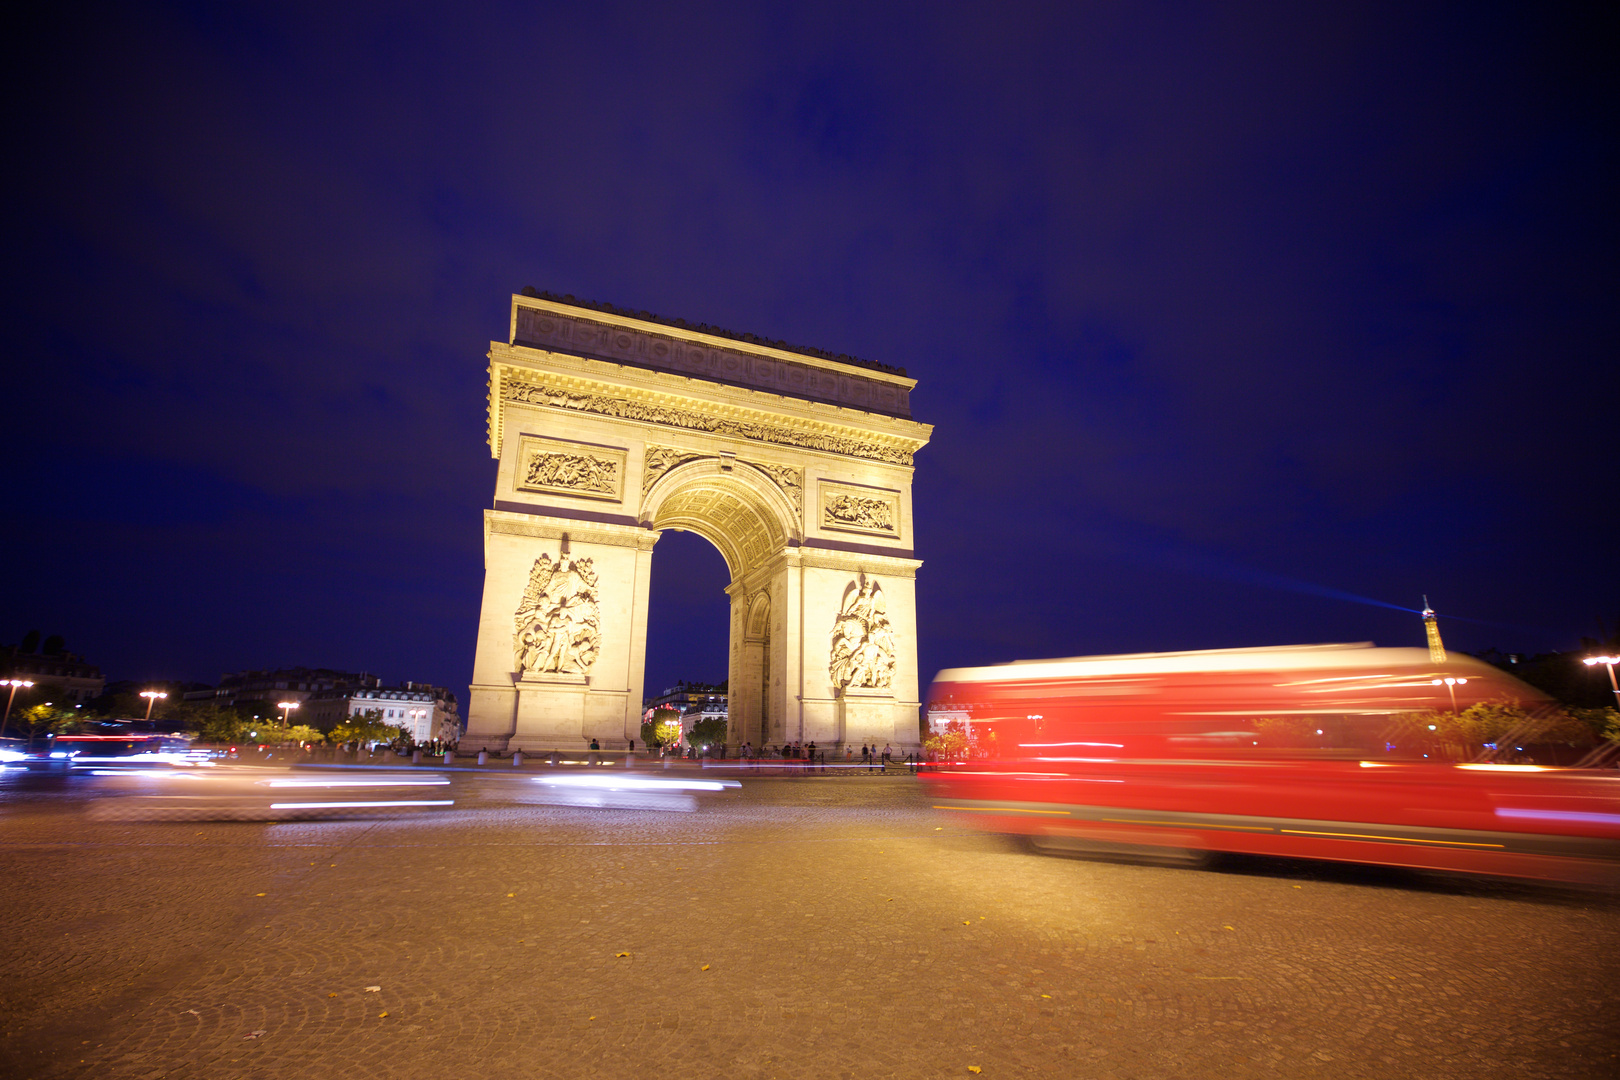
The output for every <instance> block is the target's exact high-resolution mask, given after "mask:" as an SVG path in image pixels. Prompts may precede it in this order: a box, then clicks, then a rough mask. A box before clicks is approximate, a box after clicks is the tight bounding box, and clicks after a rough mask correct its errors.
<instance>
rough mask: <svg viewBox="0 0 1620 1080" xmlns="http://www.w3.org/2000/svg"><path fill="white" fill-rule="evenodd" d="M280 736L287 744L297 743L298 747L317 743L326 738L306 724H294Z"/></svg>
mask: <svg viewBox="0 0 1620 1080" xmlns="http://www.w3.org/2000/svg"><path fill="white" fill-rule="evenodd" d="M282 735H283V736H285V737H286V740H287V741H288V742H293V743H298V744H300V745H302V744H304V743H318V742H320V741H321V740H323V739H325V738H326V736H325V735H323V734H321V733H320V732H319V731H317V730H316V729H315V728H312V727H310V726H309V725H308V724H294V725H293V726H292V727H290V728H288V729H287V730H286V731H284V732H282Z"/></svg>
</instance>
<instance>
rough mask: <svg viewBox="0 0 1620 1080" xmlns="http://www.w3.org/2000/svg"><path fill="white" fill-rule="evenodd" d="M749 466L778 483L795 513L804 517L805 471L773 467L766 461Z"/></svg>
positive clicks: (790, 467)
mask: <svg viewBox="0 0 1620 1080" xmlns="http://www.w3.org/2000/svg"><path fill="white" fill-rule="evenodd" d="M748 464H750V465H752V466H753V467H754V468H756V469H758V470H759V471H760V472H762V473H764V474H765V475H766V476H768V477H770V478H771V479H772V480H774V481H775V482H776V486H777V487H779V488H781V489H782V494H784V495H786V496H787V497H788V502H790V503H792V504H793V510H794V513H796V514H798V515H800V517H801V518H802V517H803V515H804V471H803V470H802V469H795V468H793V467H792V466H790V465H772V464H770V463H768V462H764V461H750V462H748Z"/></svg>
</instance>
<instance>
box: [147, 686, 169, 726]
mask: <svg viewBox="0 0 1620 1080" xmlns="http://www.w3.org/2000/svg"><path fill="white" fill-rule="evenodd" d="M168 696H169V695H168V694H165V693H164V692H163V691H161V690H142V691H141V697H143V698H145V699H146V718H147V719H148V720H150V719H152V706H154V705H156V704H157V703H158V699H159V698H166V697H168Z"/></svg>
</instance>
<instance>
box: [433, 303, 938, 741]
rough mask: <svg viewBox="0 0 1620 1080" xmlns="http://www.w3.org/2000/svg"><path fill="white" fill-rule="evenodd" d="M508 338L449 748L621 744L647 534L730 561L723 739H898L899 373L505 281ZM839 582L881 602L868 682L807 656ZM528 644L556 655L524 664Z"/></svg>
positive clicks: (909, 595)
mask: <svg viewBox="0 0 1620 1080" xmlns="http://www.w3.org/2000/svg"><path fill="white" fill-rule="evenodd" d="M508 331H509V333H508V334H507V336H506V337H505V339H504V340H500V341H494V342H491V343H490V351H489V354H488V355H489V365H490V366H489V375H490V378H489V400H488V409H489V413H488V421H489V428H488V430H489V448H490V454H491V456H492V457H493V458H495V459H496V461H497V462H498V467H497V470H496V474H495V492H494V505H493V506H491V507H490V508H489V509H487V510H485V512H484V598H483V605H482V608H481V610H480V615H479V625H478V647H477V650H476V653H475V656H474V661H473V679H472V684H471V686H470V690H471V699H470V702H469V708H468V713H467V716H468V724H467V732H466V735H465V736H464V737H463V740H462V743H463V746H471V747H472V748H479V747H486V746H487V747H490V748H500V749H505V748H514V747H526V748H529V749H537V750H544V749H550V748H579V747H584V746H588V745H589V744H590V743H591V742H593V741H597V742H600V744H601V745H602V746H603V747H604V748H607V749H616V748H623V747H625V746H626V745H627V743H628V740H630V739H635V738H639V729H640V725H641V715H642V711H643V708H644V705H643V703H644V701H645V700H646V699H645V697H644V695H643V690H644V689H645V678H646V674H645V673H646V659H647V655H646V653H647V617H648V597H649V585H650V581H651V578H652V576H653V572H654V571H653V549H654V547H655V546H656V544H657V542H658V538H659V536H660V535H662V533H663V532H664V531H665V530H668V529H680V530H686V531H690V532H695V533H697V534H698V535H700V536H702V537H704V538H705V539H706V540H708V541H709V542H710V543H712V544H713V545H714V546H715V547H716V549H718V550H719V551H720V553H721V556H722V558H724V559H725V561H726V567H727V570H728V572H729V574H730V577H731V582H730V584H729V585H728V586H727V587H726V593H727V595H728V596H729V597H730V598H731V613H730V632H729V638H730V644H731V648H730V655H729V658H728V661H727V664H728V667H727V677H728V678H729V679H730V680H731V685H732V688H733V693H732V696H731V699H730V702H729V704H730V706H731V709H730V712H731V716H732V718H733V719H734V720H735V721H738V722H737V723H734V724H732V725H729V726H730V727H731V734H730V739H731V741H733V742H736V741H741V740H742V739H743V738H746V739H747V740H748V741H751V742H754V743H756V744H764V743H769V744H771V745H779V744H780V743H782V742H809V741H811V740H814V741H815V742H816V743H817V745H818V747H820V748H823V749H825V748H828V747H834V748H836V747H839V746H844V745H848V744H849V743H856V744H859V743H861V742H863V741H866V742H872V741H875V742H878V743H880V744H881V743H884V742H892V743H893V744H894V745H896V746H901V747H904V746H915V745H916V742H917V731H918V709H919V706H920V702H919V701H918V682H919V679H918V672H917V654H916V615H915V611H916V607H915V578H916V573H917V568H918V567H919V566H920V565H921V563H920V562H918V561H917V559H916V558H915V554H916V553H915V551H914V550H913V543H914V529H913V522H912V514H911V479H912V463H913V455H914V454H915V453H916V452H917V451H918V450H920V449H921V448H922V447H923V446H924V445H925V444H926V443H927V442H928V438H929V435H930V431H931V429H930V428H929V427H928V425H926V424H919V423H917V422H916V421H914V420H913V419H912V418H911V406H910V393H911V390H912V388H913V387H914V386H915V385H916V383H915V380H913V379H910V378H907V377H906V375H905V372H903V371H899V370H896V369H893V368H887V367H884V366H883V365H880V364H870V363H867V362H865V361H860V360H856V359H854V358H851V357H848V356H844V355H834V354H830V353H824V352H821V351H819V350H813V349H812V350H805V349H797V348H792V347H789V346H785V345H783V344H782V343H781V342H767V341H764V340H761V339H758V338H754V337H751V336H744V337H737V336H732V335H728V334H725V333H723V332H718V331H715V330H714V328H713V327H695V326H690V325H687V324H686V323H682V322H677V323H669V322H664V321H661V320H657V319H653V318H651V317H647V316H644V315H638V314H632V313H629V312H622V311H618V310H616V309H613V308H610V307H606V306H603V305H582V304H579V303H576V302H574V301H573V300H572V299H571V298H568V299H559V298H556V297H550V296H544V295H539V294H534V293H528V292H526V293H525V294H524V295H521V296H514V297H512V318H511V322H510V324H509V326H508ZM565 555H566V558H567V569H566V572H564V571H561V570H559V569H558V568H559V567H561V566H562V565H563V559H564V557H565ZM863 578H870V579H873V580H874V581H876V582H880V583H881V588H882V590H883V596H884V598H885V601H886V604H887V610H888V617H889V620H890V625H889V626H888V627H886V628H885V629H886V630H887V632H888V633H889V634H890V635H891V636H892V641H890V639H889V638H885V639H884V642H885V643H886V644H885V647H886V648H887V649H888V650H889V652H890V653H892V655H893V658H894V661H895V667H894V676H893V678H892V680H890V683H889V684H888V685H884V686H873V685H866V683H867V682H870V681H872V680H849V681H847V682H845V681H840V680H839V679H838V677H837V675H836V673H835V670H834V669H835V666H836V665H831V658H832V654H831V651H830V650H831V649H832V648H833V645H832V643H831V639H830V638H829V634H830V633H831V632H832V631H833V630H834V629H835V628H836V627H837V626H838V625H840V622H841V621H847V620H848V619H849V618H851V617H853V616H848V615H846V613H845V612H844V611H843V610H842V604H843V603H844V598H845V597H844V594H846V593H847V592H848V587H849V583H850V582H851V581H855V580H859V579H863ZM858 614H859V613H858ZM870 622H871V620H870V618H867V619H866V622H863V623H862V625H863V626H865V627H866V628H867V630H868V632H869V631H870V626H869V625H868V624H869V623H870ZM531 639H532V640H531ZM530 645H532V646H533V647H534V648H535V649H537V650H538V655H540V656H542V657H547V656H551V655H553V654H556V655H567V656H570V657H575V658H577V662H573V663H569V664H548V663H532V664H531V663H529V661H528V658H529V655H530V653H529V652H528V651H527V649H528V647H529V646H530Z"/></svg>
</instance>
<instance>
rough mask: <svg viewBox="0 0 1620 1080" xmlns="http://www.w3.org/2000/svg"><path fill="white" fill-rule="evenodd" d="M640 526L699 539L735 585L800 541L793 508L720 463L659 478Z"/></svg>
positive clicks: (742, 467)
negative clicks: (712, 548) (713, 549)
mask: <svg viewBox="0 0 1620 1080" xmlns="http://www.w3.org/2000/svg"><path fill="white" fill-rule="evenodd" d="M641 524H642V525H643V527H645V528H649V529H654V530H657V531H659V532H662V531H663V530H664V529H686V530H689V531H691V532H695V533H697V534H698V535H699V536H701V537H703V538H704V539H705V540H707V541H709V543H711V544H713V545H714V546H715V547H716V548H718V549H719V551H720V554H721V555H722V556H723V557H724V558H725V560H726V567H727V568H728V569H729V570H730V571H731V579H732V580H733V581H741V580H743V578H744V577H746V576H747V575H748V573H749V572H750V571H753V570H757V569H759V568H760V567H762V566H764V565H766V564H767V563H769V562H770V560H771V559H773V558H774V557H776V556H777V555H779V554H780V553H781V552H782V550H783V549H784V548H786V547H788V546H789V545H794V546H797V545H798V544H799V543H801V542H802V541H803V539H804V529H803V525H802V523H801V522H800V521H798V520H797V515H796V514H795V512H794V508H793V505H792V504H791V503H790V502H788V500H787V497H786V496H785V495H783V494H782V489H781V488H779V487H777V486H776V483H775V482H774V481H772V480H771V478H770V477H768V476H766V475H765V474H764V473H763V472H761V471H760V470H758V469H756V468H754V467H752V466H750V465H748V464H747V463H745V462H737V461H732V460H728V459H726V458H720V457H713V458H698V459H697V460H694V461H687V462H683V463H682V464H680V465H677V466H675V467H674V468H673V469H670V470H669V471H668V472H666V473H665V474H664V475H663V476H661V477H659V478H658V480H657V481H656V482H655V483H654V484H653V485H652V487H651V488H649V489H648V491H647V494H646V496H645V497H644V498H643V500H642V505H641Z"/></svg>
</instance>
